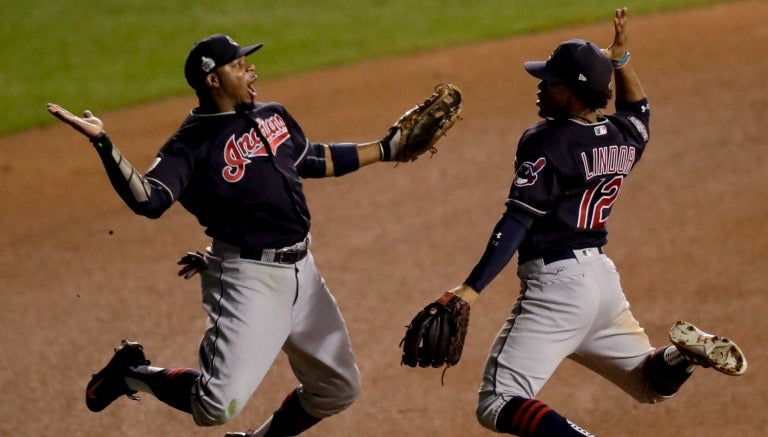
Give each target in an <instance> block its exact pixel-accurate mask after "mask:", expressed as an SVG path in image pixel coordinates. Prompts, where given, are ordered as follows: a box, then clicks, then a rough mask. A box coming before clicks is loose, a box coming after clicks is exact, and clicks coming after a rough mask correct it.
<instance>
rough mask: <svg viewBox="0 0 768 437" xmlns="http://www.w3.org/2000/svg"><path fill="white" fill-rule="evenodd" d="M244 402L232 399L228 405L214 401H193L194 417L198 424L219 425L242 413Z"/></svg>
mask: <svg viewBox="0 0 768 437" xmlns="http://www.w3.org/2000/svg"><path fill="white" fill-rule="evenodd" d="M244 404H245V403H244V402H238V401H237V400H232V401H230V402H229V404H227V405H221V404H217V403H213V402H192V418H193V419H194V421H195V424H196V425H197V426H205V427H207V426H218V425H223V424H225V423H227V422H229V421H230V420H231V419H232V418H234V417H235V416H237V415H238V414H240V412H241V411H242V409H243V407H244Z"/></svg>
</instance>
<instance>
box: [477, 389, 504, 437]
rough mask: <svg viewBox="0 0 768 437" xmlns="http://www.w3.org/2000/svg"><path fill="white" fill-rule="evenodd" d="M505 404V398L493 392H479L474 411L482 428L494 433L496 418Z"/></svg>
mask: <svg viewBox="0 0 768 437" xmlns="http://www.w3.org/2000/svg"><path fill="white" fill-rule="evenodd" d="M506 403H507V398H505V397H504V396H502V395H499V394H496V393H494V392H493V391H481V392H480V394H479V399H478V402H477V408H476V409H475V415H476V416H477V421H478V422H479V423H480V425H482V426H483V427H485V428H487V429H490V430H492V431H496V418H497V416H498V415H499V411H501V409H502V408H503V407H504V405H505V404H506Z"/></svg>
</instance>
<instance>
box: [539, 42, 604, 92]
mask: <svg viewBox="0 0 768 437" xmlns="http://www.w3.org/2000/svg"><path fill="white" fill-rule="evenodd" d="M524 66H525V70H526V71H528V73H530V74H531V75H532V76H534V77H537V78H539V79H542V80H549V81H553V82H565V83H577V84H581V85H582V86H586V87H587V88H589V89H591V90H594V91H597V92H605V91H608V90H609V89H610V87H611V78H612V77H613V64H612V63H611V60H610V59H609V58H608V57H607V56H605V55H604V54H603V52H602V51H600V48H598V47H597V46H596V45H595V44H593V43H591V42H589V41H585V40H583V39H572V40H568V41H565V42H564V43H562V44H560V45H558V46H557V47H556V48H555V50H554V51H553V52H552V55H551V56H550V57H549V59H547V60H546V61H529V62H526V63H525V64H524Z"/></svg>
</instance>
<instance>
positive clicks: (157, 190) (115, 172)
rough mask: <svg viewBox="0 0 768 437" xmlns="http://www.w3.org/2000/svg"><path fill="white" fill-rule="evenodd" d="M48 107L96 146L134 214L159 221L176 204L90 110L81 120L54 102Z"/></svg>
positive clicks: (113, 180) (121, 195)
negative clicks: (119, 146) (127, 156)
mask: <svg viewBox="0 0 768 437" xmlns="http://www.w3.org/2000/svg"><path fill="white" fill-rule="evenodd" d="M47 107H48V112H50V113H51V114H52V115H53V116H54V117H56V118H58V119H59V120H61V121H63V122H64V123H66V124H68V125H70V126H72V128H73V129H75V130H76V131H78V132H80V133H81V134H83V135H85V136H86V137H87V138H88V140H89V141H90V142H91V144H93V146H94V147H95V148H96V151H97V152H98V154H99V157H100V158H101V161H102V163H103V164H104V169H105V170H106V171H107V176H108V177H109V181H110V182H111V183H112V187H114V189H115V191H117V194H118V195H120V198H122V199H123V201H124V202H125V203H126V204H127V205H128V207H130V208H131V210H132V211H133V212H135V213H136V214H140V215H143V216H146V217H150V218H157V217H160V215H162V213H163V212H164V211H165V210H166V209H168V207H169V206H170V205H171V203H173V200H172V196H171V195H170V193H168V192H167V191H166V190H165V189H164V188H162V187H157V186H153V185H152V184H150V183H149V182H148V181H147V180H146V179H145V178H144V177H143V176H142V175H141V173H139V172H138V171H137V170H136V168H134V167H133V165H131V163H130V162H128V160H127V159H125V158H124V157H123V155H122V154H121V153H120V150H118V149H117V147H115V145H114V144H112V141H111V140H110V139H109V136H107V134H106V132H105V131H104V123H103V122H102V121H101V120H100V119H98V118H97V117H95V116H94V115H93V113H91V111H85V112H83V117H78V116H76V115H74V114H72V113H71V112H69V111H67V110H66V109H64V108H62V107H61V106H59V105H57V104H55V103H48V104H47Z"/></svg>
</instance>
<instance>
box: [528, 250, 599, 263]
mask: <svg viewBox="0 0 768 437" xmlns="http://www.w3.org/2000/svg"><path fill="white" fill-rule="evenodd" d="M585 249H587V248H585ZM575 250H580V249H565V250H561V251H557V252H550V253H548V254H546V255H544V256H542V257H541V260H542V261H543V262H544V265H546V264H552V263H553V262H557V261H563V260H566V259H576V254H575V253H573V252H574V251H575ZM597 252H598V253H605V252H603V248H602V247H598V248H597Z"/></svg>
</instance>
